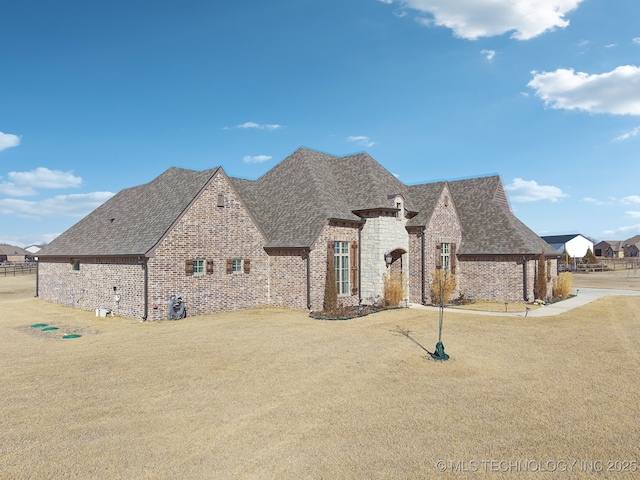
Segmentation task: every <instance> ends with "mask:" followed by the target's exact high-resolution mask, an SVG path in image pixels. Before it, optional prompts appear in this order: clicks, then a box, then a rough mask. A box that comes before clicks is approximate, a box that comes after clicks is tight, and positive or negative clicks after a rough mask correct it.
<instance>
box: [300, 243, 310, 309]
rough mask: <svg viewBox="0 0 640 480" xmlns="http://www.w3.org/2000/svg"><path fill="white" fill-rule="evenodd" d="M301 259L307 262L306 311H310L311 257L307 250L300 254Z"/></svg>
mask: <svg viewBox="0 0 640 480" xmlns="http://www.w3.org/2000/svg"><path fill="white" fill-rule="evenodd" d="M305 257H306V258H305ZM302 258H304V259H306V261H307V310H311V255H310V251H309V250H304V251H303V252H302Z"/></svg>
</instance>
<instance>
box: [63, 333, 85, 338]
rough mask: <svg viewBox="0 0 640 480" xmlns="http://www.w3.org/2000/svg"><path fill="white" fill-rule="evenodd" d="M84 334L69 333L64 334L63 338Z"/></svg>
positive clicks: (78, 336) (77, 336)
mask: <svg viewBox="0 0 640 480" xmlns="http://www.w3.org/2000/svg"><path fill="white" fill-rule="evenodd" d="M81 336H82V335H78V334H77V333H67V334H66V335H63V336H62V338H80V337H81Z"/></svg>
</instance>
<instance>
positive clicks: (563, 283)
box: [552, 272, 573, 300]
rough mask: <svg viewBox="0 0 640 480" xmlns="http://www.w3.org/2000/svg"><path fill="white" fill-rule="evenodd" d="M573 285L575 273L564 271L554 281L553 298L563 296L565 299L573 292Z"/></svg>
mask: <svg viewBox="0 0 640 480" xmlns="http://www.w3.org/2000/svg"><path fill="white" fill-rule="evenodd" d="M572 285H573V274H572V273H571V272H564V273H561V274H560V275H558V276H557V277H556V278H555V280H554V281H553V289H552V294H553V298H561V299H563V300H564V299H565V298H567V297H568V296H569V294H570V293H571V286H572Z"/></svg>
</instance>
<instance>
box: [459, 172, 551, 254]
mask: <svg viewBox="0 0 640 480" xmlns="http://www.w3.org/2000/svg"><path fill="white" fill-rule="evenodd" d="M449 188H450V190H451V195H452V196H453V201H454V203H455V205H456V207H457V209H458V215H459V216H460V220H461V222H462V227H463V229H464V234H463V241H462V245H460V248H459V249H458V254H460V255H464V254H475V255H478V254H486V255H507V254H518V255H521V254H522V255H524V254H534V255H535V254H538V255H539V254H540V253H541V252H544V253H545V255H549V256H556V255H557V252H556V251H555V250H554V249H553V248H552V247H551V246H550V245H549V244H548V243H547V242H545V241H544V240H542V239H541V238H540V237H539V236H538V235H536V234H535V233H534V232H533V231H532V230H531V229H529V227H527V226H526V225H525V224H524V223H522V222H521V221H520V220H518V219H517V218H516V217H515V215H513V213H512V212H511V209H510V208H509V205H508V203H507V202H506V195H505V194H504V189H503V187H502V181H501V180H500V177H499V176H497V175H495V176H490V177H480V178H470V179H466V180H456V181H452V182H449Z"/></svg>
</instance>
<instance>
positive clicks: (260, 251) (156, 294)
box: [149, 172, 269, 319]
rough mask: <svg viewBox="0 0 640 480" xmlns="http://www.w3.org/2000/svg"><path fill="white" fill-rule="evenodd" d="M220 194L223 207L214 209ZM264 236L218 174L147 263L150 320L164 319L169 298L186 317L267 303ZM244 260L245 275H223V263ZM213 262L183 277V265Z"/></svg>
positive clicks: (267, 287) (242, 273)
mask: <svg viewBox="0 0 640 480" xmlns="http://www.w3.org/2000/svg"><path fill="white" fill-rule="evenodd" d="M219 194H223V195H224V199H225V202H224V203H225V206H224V207H219V206H218V195H219ZM263 246H264V238H263V236H262V234H261V232H260V231H259V229H258V228H257V227H256V225H255V223H254V222H253V220H252V218H251V216H250V215H249V213H248V211H247V209H246V208H245V206H244V204H243V203H242V202H241V200H240V199H239V197H238V196H237V195H236V193H235V190H234V189H233V187H232V186H231V184H230V182H229V179H228V178H227V176H226V175H225V174H224V173H221V172H219V173H218V174H216V176H215V177H214V178H213V180H212V181H211V183H210V184H209V185H208V187H207V188H206V189H205V190H204V191H203V192H202V194H201V195H200V196H199V197H198V198H197V199H196V201H195V202H194V203H193V204H192V206H191V208H189V209H188V210H187V211H186V213H185V215H184V216H183V217H182V218H180V219H179V220H178V222H177V223H176V225H175V226H174V227H173V229H172V230H171V231H170V233H169V234H168V235H167V237H166V238H165V239H164V240H162V242H161V243H160V245H159V246H158V247H157V248H156V250H155V254H154V256H153V257H152V258H150V259H149V303H150V305H151V308H150V309H149V318H150V319H162V318H168V315H169V310H168V305H169V301H170V298H171V296H172V295H174V294H180V295H182V297H183V299H184V301H185V308H186V310H187V314H188V315H201V314H205V313H210V312H219V311H229V310H239V309H244V308H251V307H256V306H261V305H268V304H269V257H268V255H267V254H266V252H265V251H264V248H263ZM234 258H237V259H242V260H243V262H246V261H247V260H248V261H249V262H250V270H249V272H248V273H247V272H245V271H244V269H243V271H241V272H234V273H230V274H229V273H227V261H228V260H231V259H234ZM192 259H203V260H205V262H206V261H211V262H213V271H212V273H211V274H207V273H204V274H194V275H187V274H186V273H185V262H186V261H187V260H192Z"/></svg>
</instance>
